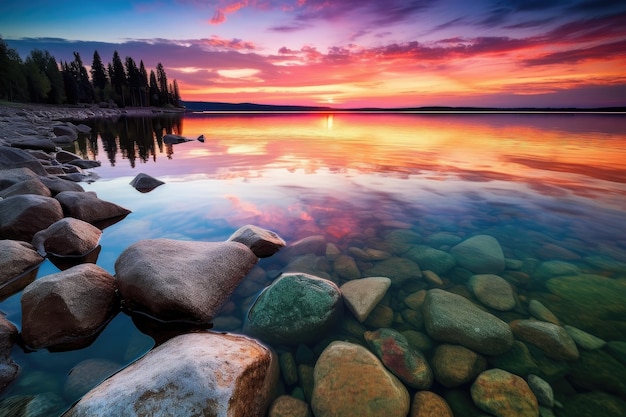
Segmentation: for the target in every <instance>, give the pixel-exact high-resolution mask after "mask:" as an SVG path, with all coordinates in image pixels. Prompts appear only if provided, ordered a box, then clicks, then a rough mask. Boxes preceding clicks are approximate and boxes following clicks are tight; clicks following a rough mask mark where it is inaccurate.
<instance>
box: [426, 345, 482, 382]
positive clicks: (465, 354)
mask: <svg viewBox="0 0 626 417" xmlns="http://www.w3.org/2000/svg"><path fill="white" fill-rule="evenodd" d="M431 363H432V368H433V372H434V374H435V379H436V380H437V382H439V383H440V384H441V385H443V386H444V387H446V388H454V387H458V386H460V385H463V384H465V383H468V382H472V381H473V380H474V379H475V378H476V377H477V376H478V375H479V374H480V373H481V372H483V371H484V370H486V369H487V360H486V359H485V357H484V356H482V355H479V354H478V353H476V352H474V351H473V350H470V349H468V348H466V347H464V346H460V345H450V344H447V343H444V344H441V345H439V346H437V348H436V349H435V354H434V356H433V358H432V361H431Z"/></svg>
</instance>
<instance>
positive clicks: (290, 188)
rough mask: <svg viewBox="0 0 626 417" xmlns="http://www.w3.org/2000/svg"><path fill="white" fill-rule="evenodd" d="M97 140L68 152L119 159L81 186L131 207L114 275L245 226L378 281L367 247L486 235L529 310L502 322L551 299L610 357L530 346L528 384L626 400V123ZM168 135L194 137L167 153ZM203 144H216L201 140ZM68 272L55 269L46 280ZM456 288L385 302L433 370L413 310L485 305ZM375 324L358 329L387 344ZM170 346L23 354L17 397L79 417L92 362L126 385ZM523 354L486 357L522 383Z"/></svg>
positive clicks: (117, 343)
mask: <svg viewBox="0 0 626 417" xmlns="http://www.w3.org/2000/svg"><path fill="white" fill-rule="evenodd" d="M90 125H91V126H92V127H93V134H92V136H91V137H90V138H81V139H80V140H79V141H78V142H76V143H75V146H73V147H72V148H70V149H69V150H71V151H72V152H75V153H78V154H80V155H81V156H83V157H85V158H88V159H95V160H99V161H101V162H102V166H101V167H99V168H96V169H95V170H93V171H94V173H95V174H97V176H98V177H99V179H97V180H96V181H94V182H92V183H89V184H87V183H83V184H82V185H83V187H84V188H85V190H87V191H95V192H96V193H97V194H98V196H99V197H100V198H101V199H104V200H108V201H112V202H114V203H116V204H119V205H121V206H123V207H125V208H128V209H130V210H132V213H131V214H130V215H129V216H128V217H126V218H125V219H124V220H122V221H121V222H119V223H117V224H115V225H112V226H110V227H108V228H106V229H105V230H104V233H103V235H102V239H101V246H102V249H101V252H100V255H99V257H98V261H97V264H98V265H100V266H101V267H103V268H104V269H106V270H107V271H109V272H111V273H114V267H113V266H114V263H115V260H116V259H117V257H118V255H119V254H120V253H121V251H122V250H124V249H125V248H126V247H128V246H129V245H130V244H131V243H134V242H136V241H138V240H143V239H150V238H160V237H165V238H172V239H184V240H199V241H223V240H226V239H227V238H228V237H229V236H230V235H231V234H232V233H233V232H234V231H235V230H236V229H238V228H239V227H241V226H244V225H246V224H254V225H256V226H260V227H263V228H266V229H269V230H272V231H274V232H276V233H277V234H278V235H279V236H280V237H282V238H283V239H284V240H285V241H286V242H287V244H292V243H294V242H297V241H299V240H300V239H304V238H308V237H311V236H323V238H324V239H325V241H326V242H327V244H332V245H334V247H336V248H337V249H338V250H339V251H340V252H341V253H342V254H345V255H348V256H350V257H351V258H353V259H354V261H355V264H356V266H357V268H358V271H360V272H361V273H362V276H363V277H364V276H367V271H368V269H371V268H372V267H373V266H375V265H376V264H377V260H375V259H372V258H368V257H367V255H363V253H365V254H367V251H368V250H370V251H371V250H372V249H373V250H375V251H377V252H376V253H380V252H384V253H388V254H389V255H393V256H396V257H402V256H403V253H405V251H406V248H410V247H413V246H420V245H421V246H422V247H423V246H429V247H431V248H434V249H437V250H440V251H444V252H448V251H449V250H450V248H451V247H453V246H454V245H456V244H458V243H459V242H461V241H463V240H466V239H468V238H470V237H472V236H477V235H489V236H492V237H494V238H496V239H497V241H498V242H499V244H500V245H501V247H502V251H503V253H504V256H505V258H506V260H507V261H506V265H507V267H506V270H505V271H504V272H503V273H502V274H500V276H501V277H502V278H504V279H505V280H506V281H508V282H509V283H510V284H511V285H512V287H513V288H514V292H515V294H516V300H517V306H516V307H515V309H513V310H510V311H505V312H498V311H493V310H489V311H490V312H491V313H493V314H494V315H496V316H498V317H499V318H501V319H502V320H504V321H505V322H507V323H508V322H511V321H512V320H516V319H528V318H530V314H529V313H528V303H529V301H530V300H538V301H540V302H541V303H542V304H543V305H544V306H546V307H547V308H548V309H549V310H550V311H551V312H552V313H554V315H556V317H557V318H558V319H559V321H560V322H561V324H563V325H568V326H573V327H576V328H578V329H581V330H583V331H585V332H587V333H589V334H591V335H593V336H596V337H598V338H600V339H602V340H604V341H606V342H608V343H607V344H603V345H602V347H600V348H598V349H583V348H580V349H579V350H580V351H581V357H580V359H579V360H578V361H574V362H571V363H569V362H567V363H566V362H564V361H556V360H552V359H550V358H547V357H545V355H543V354H542V352H540V351H538V350H537V349H536V348H534V347H532V346H531V347H530V348H529V352H530V353H529V354H530V356H531V357H532V358H531V359H529V357H528V356H525V357H524V358H526V359H529V360H530V361H531V362H533V361H534V364H535V365H534V366H535V368H532V367H530V368H523V369H524V372H526V371H527V370H529V369H531V370H532V369H535V370H536V371H537V372H540V371H541V372H542V375H541V376H542V377H543V378H544V379H546V380H548V381H549V382H550V383H551V385H552V387H553V389H554V391H555V397H556V399H557V400H558V401H559V402H560V403H561V404H563V405H564V408H559V407H556V408H555V413H556V414H557V415H570V414H566V412H567V410H568V407H570V409H571V407H573V406H574V405H575V404H579V403H578V402H577V401H579V398H582V397H580V396H581V395H583V394H586V393H590V392H603V393H606V394H608V395H610V396H611V397H610V398H616V397H620V396H621V397H622V398H623V397H624V396H626V382H624V381H626V302H624V300H626V298H624V297H626V233H625V232H626V226H625V225H626V116H624V115H622V114H447V113H441V114H390V113H385V114H358V113H341V112H338V113H332V114H331V113H319V114H318V113H314V114H187V115H184V116H183V117H181V116H171V117H165V116H164V117H154V118H136V119H132V118H127V119H120V120H119V121H117V122H115V123H113V122H107V121H92V122H90ZM164 133H175V134H180V135H183V136H185V137H187V138H190V139H192V140H191V141H189V142H185V143H180V144H174V145H167V144H164V143H163V140H162V137H163V134H164ZM200 135H204V142H201V141H199V140H196V138H198V137H199V136H200ZM139 173H146V174H149V175H151V176H153V177H156V178H158V179H160V180H162V181H164V182H165V185H162V186H160V187H158V188H156V189H154V190H153V191H151V192H149V193H139V192H138V191H137V190H135V189H134V188H133V187H131V186H130V185H129V182H130V181H131V180H132V179H133V178H134V177H135V176H136V175H137V174H139ZM399 240H400V241H401V243H402V244H404V245H405V246H404V247H405V249H404V250H401V249H398V241H399ZM273 258H274V257H270V258H266V259H261V260H260V262H259V264H258V266H259V268H260V270H261V271H262V275H263V280H262V281H261V283H259V280H258V271H257V279H256V281H255V282H254V283H253V284H254V285H253V284H250V285H248V284H246V285H243V283H242V286H241V289H238V290H237V291H236V292H235V294H234V295H233V298H232V299H231V301H229V303H228V304H227V305H226V306H225V308H224V309H223V313H222V314H221V315H220V316H219V317H217V318H216V319H215V323H214V329H215V330H223V331H232V332H239V331H241V326H242V323H243V321H244V320H245V316H246V313H247V310H248V308H249V307H250V305H251V304H252V303H253V302H254V299H255V297H256V295H257V294H258V292H259V291H260V290H261V289H262V287H263V286H264V285H269V284H270V283H271V282H272V280H273V279H274V278H275V277H276V276H278V274H280V272H281V271H282V270H283V269H285V268H286V267H288V265H285V264H282V263H281V262H280V259H278V258H276V259H273ZM298 265H299V267H301V268H303V270H305V271H306V272H309V273H316V272H318V273H319V275H320V276H323V277H329V278H330V279H332V280H333V281H335V282H336V283H337V284H339V285H341V284H342V283H344V282H346V280H347V279H346V277H345V276H342V275H341V274H340V273H338V272H337V271H335V270H334V267H333V260H332V259H330V258H328V257H327V256H324V255H317V256H309V257H308V258H306V259H303V260H301V261H300V263H299V264H298ZM289 268H290V269H293V268H294V265H290V266H289ZM540 270H541V271H543V272H542V273H539V272H537V271H540ZM58 271H59V270H58V269H57V268H56V267H55V266H54V265H53V264H52V263H51V262H49V261H46V262H45V263H44V264H42V266H41V268H40V271H39V275H38V276H40V277H41V276H45V275H48V274H51V273H55V272H58ZM439 275H440V278H441V280H442V283H441V284H438V283H435V282H431V281H428V280H424V279H422V280H419V282H412V283H409V284H408V285H403V286H399V287H393V286H392V287H391V288H390V289H389V291H388V293H387V295H386V296H385V298H384V299H383V301H381V303H382V304H383V305H384V306H385V307H386V308H390V309H392V310H393V321H392V322H390V323H388V324H389V325H390V327H393V328H396V329H398V330H402V331H405V330H412V331H413V332H414V333H415V332H417V333H419V334H420V335H421V340H422V342H423V343H424V344H423V345H422V348H423V349H424V353H425V354H426V356H427V357H430V356H431V355H432V354H433V351H434V349H435V347H436V346H437V345H438V344H439V343H440V342H437V341H433V340H429V338H428V337H427V335H426V333H425V331H424V328H423V320H422V322H421V324H420V322H419V320H416V321H411V320H408V319H407V314H406V310H407V306H406V303H405V302H404V300H405V298H406V297H408V296H410V295H411V294H413V293H415V292H418V291H420V290H424V289H431V288H444V289H447V290H450V291H453V292H456V293H459V294H462V295H465V296H468V297H472V295H471V293H470V291H469V290H468V289H467V280H468V277H469V275H471V273H468V271H467V270H466V269H464V268H461V267H459V266H456V267H454V268H452V269H449V270H446V271H445V272H441V273H440V274H439ZM550 280H552V283H553V284H554V285H553V284H548V281H550ZM244 283H245V281H244ZM557 284H558V285H557ZM0 311H2V312H4V313H5V314H6V316H7V318H8V319H9V320H10V321H11V322H13V323H15V324H16V325H17V326H18V328H19V325H20V320H21V312H20V294H19V293H18V294H15V295H13V296H10V297H8V298H5V299H4V300H2V301H1V302H0ZM344 320H346V321H347V323H338V325H337V328H338V329H339V330H338V331H337V334H338V335H337V336H336V337H337V338H345V337H348V336H349V337H351V338H357V339H358V335H356V336H355V335H354V334H353V333H352V334H350V331H349V330H345V329H347V328H350V329H353V328H354V327H355V326H350V325H354V324H355V323H356V321H355V320H354V318H353V317H351V316H350V314H349V313H346V314H345V319H344ZM371 323H373V322H370V324H371ZM370 324H368V322H367V321H366V322H365V323H363V324H361V323H358V325H359V326H362V327H360V328H362V329H363V328H364V329H367V330H375V327H373V326H371V325H370ZM329 337H331V335H329ZM319 342H320V345H319V346H316V345H315V344H313V345H311V346H301V347H300V348H299V349H298V348H296V347H293V349H292V351H291V352H292V353H293V355H294V356H295V357H299V355H300V354H301V352H302V350H306V351H308V352H310V353H311V355H313V357H315V355H319V352H320V349H321V347H320V346H323V343H328V340H324V341H322V340H320V341H319ZM153 345H154V339H153V337H151V335H148V334H146V332H143V331H140V330H138V329H137V326H136V325H135V324H134V322H133V320H132V319H131V318H130V317H129V316H127V315H126V314H124V313H120V314H118V315H117V316H116V317H115V318H114V319H113V320H112V321H111V322H110V323H109V325H108V326H107V328H106V329H104V331H103V332H102V334H100V336H99V337H98V338H97V340H95V341H94V342H93V343H92V344H90V345H89V346H87V347H85V348H83V349H78V350H73V351H67V352H49V351H47V350H39V351H35V352H26V351H24V349H22V348H20V347H19V346H16V347H15V348H14V349H13V353H12V357H13V358H14V360H15V361H16V362H17V363H18V364H19V365H20V367H21V374H20V376H19V378H18V379H17V380H16V381H14V382H13V384H12V385H11V387H10V388H9V389H8V390H7V391H6V392H5V393H4V394H3V397H8V396H14V395H43V397H42V401H46V399H48V400H49V401H51V402H54V401H56V402H57V403H58V407H57V409H63V408H66V407H68V406H69V405H70V404H71V403H72V402H74V401H76V400H77V399H78V398H80V396H81V395H82V394H83V393H84V391H85V390H86V389H88V388H89V386H86V385H81V383H80V382H78V383H77V382H76V381H75V380H74V381H73V382H72V384H68V375H69V374H70V372H71V371H72V369H73V368H74V367H75V366H76V365H77V364H79V363H80V362H82V361H85V360H92V361H94V360H96V361H95V363H96V365H94V366H95V368H92V369H96V371H93V372H94V373H96V374H98V373H100V374H111V373H113V372H115V371H116V370H117V369H120V368H122V367H123V366H125V365H126V364H128V363H130V362H132V361H133V360H135V359H136V358H138V357H140V356H141V355H143V354H144V353H145V352H146V351H148V350H149V349H150V348H151V347H152V346H153ZM286 350H287V351H289V348H282V347H281V350H280V352H285V351H286ZM503 356H504V355H503ZM522 356H523V355H522ZM522 356H519V357H516V356H513V355H509V356H508V357H507V358H503V357H494V358H487V359H488V363H489V367H501V368H503V369H510V370H514V369H522V368H520V367H519V366H521V361H522ZM310 361H311V359H309V363H310ZM518 365H519V366H518ZM522 376H524V377H525V376H526V375H522ZM432 390H433V391H436V392H437V393H438V394H440V395H442V396H443V397H444V398H446V400H447V401H448V403H449V404H450V405H451V406H452V408H453V409H454V410H455V412H459V411H458V410H466V411H464V413H466V414H459V415H472V413H471V407H470V405H467V402H465V403H464V402H463V401H464V400H463V398H467V395H468V392H469V389H468V386H467V385H464V386H462V387H460V388H455V389H449V388H446V387H444V386H443V385H441V384H437V383H435V385H434V386H433V388H432ZM284 391H285V392H286V393H288V394H293V395H295V396H302V392H303V391H304V389H303V387H300V386H299V385H298V384H295V385H293V386H285V387H284ZM603 398H604V397H603ZM564 410H565V411H564ZM572 415H573V414H572Z"/></svg>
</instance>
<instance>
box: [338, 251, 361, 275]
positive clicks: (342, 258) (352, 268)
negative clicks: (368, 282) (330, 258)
mask: <svg viewBox="0 0 626 417" xmlns="http://www.w3.org/2000/svg"><path fill="white" fill-rule="evenodd" d="M333 271H335V274H337V276H338V277H339V278H342V279H345V280H351V279H359V278H361V271H360V270H359V267H358V266H357V264H356V261H355V260H354V258H353V257H352V256H348V255H339V256H338V257H337V259H335V262H334V263H333Z"/></svg>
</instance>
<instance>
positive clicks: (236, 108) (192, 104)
mask: <svg viewBox="0 0 626 417" xmlns="http://www.w3.org/2000/svg"><path fill="white" fill-rule="evenodd" d="M182 104H183V105H184V106H185V109H186V110H187V111H190V112H203V111H205V112H294V113H296V112H328V111H332V112H390V113H392V112H416V113H422V112H423V113H429V112H432V113H499V112H502V113H511V112H512V113H529V112H541V113H544V112H545V113H551V112H554V113H559V112H585V113H587V112H598V113H600V112H605V113H623V112H625V111H626V108H624V107H604V108H594V109H585V108H537V107H524V108H499V107H446V106H429V107H403V108H379V107H361V108H353V109H336V108H333V107H321V106H276V105H272V104H255V103H238V104H233V103H218V102H210V101H184V102H183V103H182Z"/></svg>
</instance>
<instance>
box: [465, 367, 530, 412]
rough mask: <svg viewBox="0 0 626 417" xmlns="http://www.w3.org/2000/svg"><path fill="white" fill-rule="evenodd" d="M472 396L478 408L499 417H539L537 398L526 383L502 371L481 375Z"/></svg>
mask: <svg viewBox="0 0 626 417" xmlns="http://www.w3.org/2000/svg"><path fill="white" fill-rule="evenodd" d="M471 394H472V399H473V400H474V403H475V404H476V405H477V406H478V408H480V409H482V410H483V411H486V412H488V413H490V414H493V415H494V416H497V417H519V416H525V417H538V416H539V404H538V402H537V398H536V397H535V394H533V392H532V390H531V389H530V387H529V386H528V384H527V383H526V381H524V379H522V378H520V377H519V376H517V375H514V374H512V373H509V372H507V371H504V370H502V369H497V368H496V369H489V370H487V371H484V372H483V373H481V374H480V375H479V376H478V378H476V381H474V383H473V384H472V387H471Z"/></svg>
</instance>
